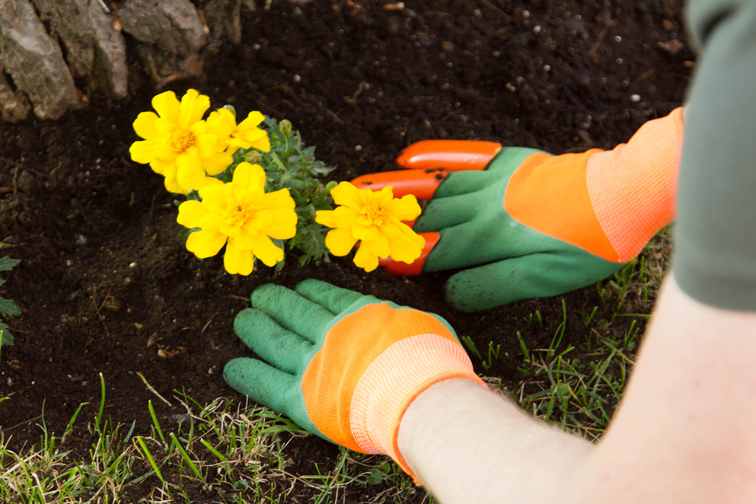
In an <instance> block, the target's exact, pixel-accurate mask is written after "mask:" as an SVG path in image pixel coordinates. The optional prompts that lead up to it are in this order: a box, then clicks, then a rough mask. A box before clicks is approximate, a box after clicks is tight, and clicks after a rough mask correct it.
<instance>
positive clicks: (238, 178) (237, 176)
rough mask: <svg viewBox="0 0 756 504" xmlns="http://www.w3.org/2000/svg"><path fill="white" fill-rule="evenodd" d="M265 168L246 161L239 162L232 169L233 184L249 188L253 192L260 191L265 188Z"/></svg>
mask: <svg viewBox="0 0 756 504" xmlns="http://www.w3.org/2000/svg"><path fill="white" fill-rule="evenodd" d="M265 178H266V177H265V170H263V168H262V166H260V165H258V164H255V165H253V164H250V163H247V162H244V163H239V166H237V167H236V170H235V171H234V180H233V182H234V185H238V186H239V187H243V188H245V189H250V190H251V191H252V192H255V193H262V192H263V191H264V190H265Z"/></svg>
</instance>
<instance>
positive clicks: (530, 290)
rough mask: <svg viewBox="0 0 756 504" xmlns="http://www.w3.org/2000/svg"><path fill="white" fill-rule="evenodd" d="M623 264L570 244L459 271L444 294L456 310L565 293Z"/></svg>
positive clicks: (477, 309) (493, 305)
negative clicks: (548, 250) (571, 246)
mask: <svg viewBox="0 0 756 504" xmlns="http://www.w3.org/2000/svg"><path fill="white" fill-rule="evenodd" d="M568 247H569V246H568ZM623 266H624V265H623V264H619V263H613V262H609V261H606V260H604V259H601V258H600V257H597V256H594V255H592V254H589V253H588V252H585V251H583V250H580V249H578V248H577V247H573V248H570V249H565V250H564V251H559V252H557V253H541V254H532V255H527V256H522V257H516V258H513V259H506V260H503V261H499V262H495V263H491V264H486V265H484V266H478V267H476V268H471V269H467V270H464V271H461V272H459V273H457V274H455V275H453V276H452V277H451V278H449V280H448V281H447V282H446V285H445V286H444V295H445V297H446V301H447V302H448V303H449V304H450V305H451V306H452V307H453V308H456V309H457V310H460V311H464V312H474V311H480V310H487V309H489V308H496V307H497V306H502V305H505V304H508V303H513V302H515V301H519V300H521V299H533V298H542V297H550V296H556V295H559V294H564V293H565V292H570V291H573V290H575V289H579V288H581V287H585V286H587V285H591V284H594V283H596V282H597V281H598V280H601V279H602V278H606V277H608V276H609V275H611V274H612V273H614V272H615V271H617V270H618V269H620V268H621V267H623Z"/></svg>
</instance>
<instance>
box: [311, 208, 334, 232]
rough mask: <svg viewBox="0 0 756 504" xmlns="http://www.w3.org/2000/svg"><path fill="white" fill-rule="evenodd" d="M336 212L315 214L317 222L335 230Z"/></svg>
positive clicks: (322, 211)
mask: <svg viewBox="0 0 756 504" xmlns="http://www.w3.org/2000/svg"><path fill="white" fill-rule="evenodd" d="M334 213H335V211H334V210H318V211H316V212H315V222H317V223H318V224H323V225H324V226H326V227H329V228H335V227H336V222H335V218H334Z"/></svg>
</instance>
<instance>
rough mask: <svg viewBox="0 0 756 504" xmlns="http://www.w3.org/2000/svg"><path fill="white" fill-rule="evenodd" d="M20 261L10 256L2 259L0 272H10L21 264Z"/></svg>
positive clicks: (0, 260)
mask: <svg viewBox="0 0 756 504" xmlns="http://www.w3.org/2000/svg"><path fill="white" fill-rule="evenodd" d="M20 262H21V260H20V259H11V258H10V257H8V256H5V257H3V258H2V259H0V271H10V270H12V269H13V267H14V266H15V265H17V264H18V263H20Z"/></svg>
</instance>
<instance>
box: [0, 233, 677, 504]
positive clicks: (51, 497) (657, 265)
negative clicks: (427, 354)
mask: <svg viewBox="0 0 756 504" xmlns="http://www.w3.org/2000/svg"><path fill="white" fill-rule="evenodd" d="M668 258H669V231H668V229H665V230H663V231H662V232H661V233H659V234H658V235H657V236H656V237H655V238H654V239H653V240H652V241H651V242H650V243H649V245H647V247H646V248H645V250H644V251H643V253H642V254H641V256H640V257H639V258H638V260H636V261H633V262H631V263H629V264H628V265H627V266H626V267H624V268H623V269H621V270H620V271H618V272H617V273H616V274H615V275H614V276H613V277H611V278H609V279H606V280H604V281H602V282H599V283H598V284H597V285H596V293H597V295H598V298H599V299H600V303H599V304H600V306H583V307H582V308H581V309H580V310H573V312H570V311H569V310H568V308H567V305H566V304H565V303H564V302H562V304H561V306H559V308H560V317H559V318H558V323H557V324H556V325H555V326H554V325H553V324H552V325H549V324H547V322H546V320H545V317H544V315H543V314H542V313H541V312H540V311H535V312H534V313H532V314H530V315H529V316H526V317H524V318H523V319H521V321H522V323H523V324H526V326H525V327H528V328H532V329H535V330H537V331H549V333H548V334H550V336H549V338H548V341H549V342H550V343H549V345H548V346H547V347H545V348H528V347H527V344H526V342H525V339H524V338H523V337H522V334H520V332H517V333H516V335H515V336H516V337H517V340H518V343H519V348H520V350H521V354H522V360H521V363H520V374H521V376H522V380H521V381H520V383H519V386H518V387H514V388H509V389H507V388H505V389H504V391H505V392H506V393H507V394H508V395H509V396H510V397H512V398H513V399H514V400H515V401H516V402H518V403H519V404H521V405H522V407H523V408H524V409H525V410H526V411H528V412H530V413H531V414H532V415H533V416H534V417H536V418H539V419H542V420H544V421H546V422H550V423H553V424H556V425H559V426H561V427H563V428H564V429H568V430H571V431H573V432H576V433H578V434H579V435H582V436H584V437H586V438H588V439H591V440H596V439H598V438H599V437H600V436H601V434H602V433H603V432H604V430H605V429H606V427H607V425H608V423H609V421H610V420H611V416H612V413H613V411H614V408H615V406H616V405H617V404H618V402H619V401H620V399H621V397H622V393H623V391H624V387H625V384H626V382H627V378H628V376H629V374H630V371H631V369H632V365H633V360H634V358H635V352H636V351H637V348H638V345H639V343H640V339H641V336H642V333H643V327H644V326H645V323H646V322H647V319H648V317H649V315H648V313H649V312H650V310H651V308H652V306H653V303H654V300H655V299H656V294H657V291H658V289H659V286H660V285H661V278H662V275H663V272H664V270H665V269H666V265H667V261H668ZM570 322H571V323H572V325H571V326H570V327H571V328H572V331H573V332H574V327H576V326H577V327H580V328H581V329H580V330H581V331H582V332H581V336H580V338H579V339H578V340H576V339H575V337H574V336H575V335H574V334H573V335H572V338H565V334H566V331H567V328H568V325H570ZM523 330H524V329H523ZM462 341H463V344H464V345H465V347H466V348H467V350H468V351H469V352H470V354H471V357H472V358H473V359H477V360H478V361H479V362H480V363H481V365H482V368H483V370H484V373H487V372H488V371H489V370H490V369H491V368H492V367H493V366H494V365H495V363H496V361H497V360H498V359H499V354H500V347H499V345H495V344H494V343H493V342H489V344H488V347H487V348H484V349H483V350H482V351H481V350H480V349H478V348H477V347H476V345H475V343H474V342H473V340H472V339H470V338H467V337H465V338H463V339H462ZM569 341H572V343H570V342H569ZM485 379H486V380H487V381H488V382H489V384H491V385H492V386H494V387H499V388H501V387H502V385H501V379H500V378H497V377H487V378H485ZM100 383H101V396H100V403H99V405H98V408H97V413H96V414H95V416H94V418H92V419H90V420H89V422H88V423H86V430H87V432H88V434H89V436H90V437H89V438H90V439H91V444H90V446H89V448H88V449H86V450H83V451H82V450H81V448H79V449H78V450H77V452H76V453H74V452H73V451H72V450H70V449H67V446H68V445H69V444H70V443H69V442H68V439H69V438H70V437H71V436H72V432H73V431H74V428H76V427H78V428H79V429H81V425H80V424H82V423H84V420H83V419H82V418H81V415H80V413H81V411H82V408H83V406H85V405H86V403H84V404H81V405H80V406H79V407H78V409H77V410H76V412H75V413H74V415H73V416H72V417H71V419H70V421H69V422H68V424H67V426H66V428H65V430H64V432H63V434H62V435H61V436H59V437H58V436H56V435H54V433H52V432H50V431H49V429H48V427H47V425H46V424H45V421H44V410H43V412H42V416H41V420H40V422H39V423H38V426H39V429H40V433H41V434H40V440H39V443H38V444H37V445H35V446H34V447H32V448H29V449H25V450H24V451H23V452H20V453H18V452H14V451H11V450H10V449H9V448H8V444H9V443H8V440H7V439H5V437H4V436H5V435H4V434H2V433H0V502H22V503H24V504H27V503H47V504H50V503H85V502H86V503H90V502H91V503H98V504H100V503H111V502H129V501H130V498H129V497H127V496H129V495H131V494H130V492H136V493H139V494H140V496H142V497H141V498H140V499H139V502H144V503H155V504H157V503H168V502H179V503H182V502H183V503H189V502H196V501H201V502H219V503H238V504H241V503H252V502H254V503H258V502H259V503H279V504H280V503H286V502H295V503H299V502H305V501H306V502H313V503H317V504H327V503H337V502H345V501H346V500H347V494H350V498H349V500H359V501H361V502H367V503H377V504H382V503H399V502H408V501H413V502H417V501H419V500H422V502H433V499H432V497H431V496H429V495H427V494H426V493H425V491H424V490H423V489H422V488H419V487H416V486H414V485H413V483H412V481H411V479H410V478H409V476H407V475H405V474H404V473H403V472H402V471H401V470H400V469H399V468H398V466H397V465H396V464H394V463H393V462H391V461H390V460H389V459H387V457H384V456H371V455H363V454H359V453H355V452H350V451H348V450H346V449H341V451H340V452H339V455H338V457H336V459H335V460H334V461H332V462H331V463H329V466H328V467H325V466H320V465H314V469H313V471H312V472H311V474H304V475H303V474H301V473H300V471H293V470H292V466H293V464H294V462H293V461H292V460H291V458H290V457H289V456H288V455H286V449H287V445H289V444H290V443H291V442H292V441H293V440H297V439H298V438H300V437H302V436H303V435H305V434H306V433H305V432H304V431H303V430H301V429H300V428H299V427H298V426H297V425H295V424H294V423H293V422H292V421H291V420H289V419H286V418H283V417H281V416H279V415H278V414H276V413H274V412H272V411H270V410H267V409H265V408H261V407H257V406H252V405H249V404H240V403H237V402H234V401H231V400H229V399H225V398H218V399H216V400H215V401H213V402H212V403H210V404H207V405H200V404H199V403H197V402H196V401H194V400H193V399H192V398H191V397H189V396H187V395H186V394H184V393H182V392H180V391H176V393H175V397H176V399H178V401H179V402H180V403H181V405H182V406H183V409H184V413H183V414H181V415H175V416H174V417H173V418H177V419H178V420H176V421H173V422H172V423H171V425H163V424H161V423H160V421H159V419H158V416H157V415H156V413H155V410H154V408H153V406H152V403H151V402H148V404H147V409H148V411H149V414H150V418H151V419H152V425H151V426H150V432H149V434H147V435H139V436H135V435H134V430H135V423H132V424H131V425H121V424H114V423H113V422H112V420H111V419H109V418H105V417H104V405H105V401H106V397H105V377H103V376H102V375H100ZM4 399H6V398H5V397H0V407H2V405H1V403H2V401H3V400H4ZM295 472H296V474H295ZM145 494H146V496H144V495H145ZM355 495H356V497H355Z"/></svg>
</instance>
